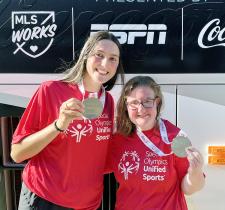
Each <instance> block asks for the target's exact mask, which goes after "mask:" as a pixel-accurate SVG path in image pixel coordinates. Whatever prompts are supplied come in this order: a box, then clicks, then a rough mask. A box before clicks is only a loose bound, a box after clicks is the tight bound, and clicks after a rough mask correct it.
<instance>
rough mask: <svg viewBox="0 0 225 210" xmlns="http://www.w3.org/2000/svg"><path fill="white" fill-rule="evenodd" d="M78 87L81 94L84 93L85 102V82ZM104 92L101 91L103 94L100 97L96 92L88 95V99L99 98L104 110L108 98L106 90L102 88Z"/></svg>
mask: <svg viewBox="0 0 225 210" xmlns="http://www.w3.org/2000/svg"><path fill="white" fill-rule="evenodd" d="M77 85H78V88H79V90H80V92H81V93H82V97H83V98H82V101H83V100H84V95H85V89H84V84H83V80H82V81H81V82H80V83H78V84H77ZM101 89H102V91H101V94H100V96H99V97H98V93H97V92H95V93H89V95H88V98H89V97H90V98H91V97H93V98H98V99H99V101H101V103H102V105H103V109H104V106H105V98H106V94H105V88H104V87H103V86H102V87H101Z"/></svg>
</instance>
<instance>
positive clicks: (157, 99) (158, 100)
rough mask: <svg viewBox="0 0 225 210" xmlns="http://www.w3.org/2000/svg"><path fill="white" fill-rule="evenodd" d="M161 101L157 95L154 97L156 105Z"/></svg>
mask: <svg viewBox="0 0 225 210" xmlns="http://www.w3.org/2000/svg"><path fill="white" fill-rule="evenodd" d="M160 102H161V99H160V98H159V97H157V98H156V99H155V103H156V106H157V107H158V105H159V103H160Z"/></svg>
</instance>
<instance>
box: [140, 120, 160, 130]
mask: <svg viewBox="0 0 225 210" xmlns="http://www.w3.org/2000/svg"><path fill="white" fill-rule="evenodd" d="M156 123H157V121H156V120H154V121H153V122H149V123H147V124H146V125H145V126H142V127H139V128H138V129H139V130H141V131H148V130H151V129H153V128H154V127H155V126H156Z"/></svg>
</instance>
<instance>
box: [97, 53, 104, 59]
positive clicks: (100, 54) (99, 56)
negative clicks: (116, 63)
mask: <svg viewBox="0 0 225 210" xmlns="http://www.w3.org/2000/svg"><path fill="white" fill-rule="evenodd" d="M95 57H96V58H103V57H104V55H103V54H102V53H100V52H97V53H95Z"/></svg>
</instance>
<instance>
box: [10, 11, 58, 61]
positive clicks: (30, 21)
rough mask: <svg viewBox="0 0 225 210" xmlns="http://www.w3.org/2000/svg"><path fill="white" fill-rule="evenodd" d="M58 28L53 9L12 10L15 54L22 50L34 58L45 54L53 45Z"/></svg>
mask: <svg viewBox="0 0 225 210" xmlns="http://www.w3.org/2000/svg"><path fill="white" fill-rule="evenodd" d="M56 29H57V25H56V24H55V12H53V11H16V12H12V42H13V43H15V44H16V49H15V51H14V52H13V54H16V53H18V52H19V51H22V52H23V53H24V54H26V55H28V56H30V57H32V58H37V57H39V56H41V55H43V54H44V53H45V52H46V51H47V50H48V49H49V48H50V47H51V45H52V43H53V41H54V36H55V31H56Z"/></svg>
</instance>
